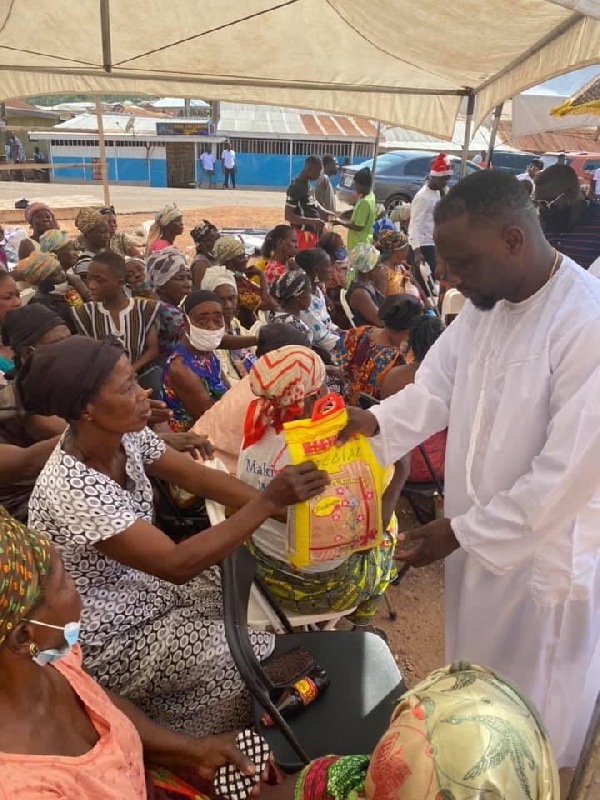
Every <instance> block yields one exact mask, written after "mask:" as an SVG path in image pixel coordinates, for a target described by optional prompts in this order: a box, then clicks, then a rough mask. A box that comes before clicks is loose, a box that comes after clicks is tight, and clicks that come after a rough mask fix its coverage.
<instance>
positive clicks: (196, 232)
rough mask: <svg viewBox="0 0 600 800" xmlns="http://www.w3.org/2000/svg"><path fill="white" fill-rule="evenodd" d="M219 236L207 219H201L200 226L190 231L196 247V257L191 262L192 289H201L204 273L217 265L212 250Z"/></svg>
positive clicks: (215, 227) (214, 226) (215, 228)
mask: <svg viewBox="0 0 600 800" xmlns="http://www.w3.org/2000/svg"><path fill="white" fill-rule="evenodd" d="M220 235H221V234H220V233H219V229H218V228H217V226H216V225H213V224H212V222H209V221H208V220H207V219H203V220H202V224H201V225H197V226H196V227H195V228H193V229H192V230H191V231H190V236H191V237H192V239H193V240H194V244H195V245H196V255H195V256H194V258H193V260H192V284H193V286H194V289H201V288H202V279H203V278H204V273H205V272H206V270H207V269H208V268H209V267H214V266H215V265H216V263H217V260H216V258H215V257H214V255H213V248H214V246H215V244H216V243H217V239H218V238H219V236H220Z"/></svg>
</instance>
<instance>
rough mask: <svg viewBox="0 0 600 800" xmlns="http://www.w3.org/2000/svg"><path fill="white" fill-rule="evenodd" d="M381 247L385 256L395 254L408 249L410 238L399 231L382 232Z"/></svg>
mask: <svg viewBox="0 0 600 800" xmlns="http://www.w3.org/2000/svg"><path fill="white" fill-rule="evenodd" d="M379 246H380V248H381V252H382V253H384V254H386V255H387V254H388V253H394V252H395V251H396V250H404V248H405V247H408V236H407V235H406V234H405V233H400V231H397V230H389V231H382V233H381V236H380V237H379Z"/></svg>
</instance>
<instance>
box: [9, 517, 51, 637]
mask: <svg viewBox="0 0 600 800" xmlns="http://www.w3.org/2000/svg"><path fill="white" fill-rule="evenodd" d="M50 558H51V550H50V543H49V542H48V539H47V538H46V537H45V536H43V535H42V534H41V533H36V532H35V531H30V530H29V528H26V527H25V525H22V524H21V523H20V522H17V520H16V519H13V518H12V517H11V516H9V514H8V513H7V511H6V510H5V509H4V508H2V506H0V645H1V644H2V643H3V642H4V640H5V639H6V637H7V636H8V634H9V633H10V632H11V630H12V629H13V628H14V627H15V626H16V625H18V624H19V622H21V620H22V619H23V618H24V616H25V614H26V613H27V611H28V610H29V609H30V608H31V607H32V606H33V604H34V603H35V601H36V600H37V599H38V597H39V595H40V592H41V588H42V579H43V577H44V576H45V574H46V572H47V571H48V566H49V564H50Z"/></svg>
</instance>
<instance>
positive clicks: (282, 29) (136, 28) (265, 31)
mask: <svg viewBox="0 0 600 800" xmlns="http://www.w3.org/2000/svg"><path fill="white" fill-rule="evenodd" d="M1 5H2V7H3V8H2V7H0V73H1V74H2V80H1V87H2V89H1V91H2V94H3V96H4V97H26V96H32V95H36V94H38V95H39V94H53V93H65V92H92V93H96V92H97V93H110V92H112V93H131V94H135V95H137V94H140V95H141V94H148V95H154V96H156V95H171V96H173V95H178V96H182V97H190V96H193V97H202V98H205V99H207V100H217V99H220V100H227V101H230V102H248V101H251V102H254V103H262V104H271V105H282V106H294V107H297V108H298V107H301V108H307V109H315V110H319V109H322V110H326V111H331V112H334V113H341V114H351V115H355V116H363V117H367V118H370V119H379V120H381V121H382V122H387V123H390V124H401V125H402V126H403V127H408V128H413V129H415V130H420V131H422V132H424V133H430V134H433V135H438V136H443V137H447V138H451V137H452V133H453V130H454V123H455V119H456V115H457V112H458V108H459V105H460V100H461V97H460V95H461V94H463V95H464V93H465V92H468V91H474V92H476V93H477V100H478V102H477V110H476V124H477V123H478V122H480V121H481V120H482V119H483V118H484V117H485V116H486V115H487V113H489V111H490V110H491V109H492V108H493V107H494V106H495V105H497V104H498V103H499V102H501V101H503V100H504V99H506V98H508V97H511V96H512V95H514V94H517V93H518V92H519V91H521V90H523V89H525V88H527V87H529V86H532V85H534V84H536V83H539V82H541V81H543V80H546V79H547V78H549V77H553V76H554V75H557V74H560V73H561V72H565V71H568V70H570V69H575V68H577V67H581V66H586V65H588V64H592V63H595V62H596V61H597V60H598V56H599V54H600V22H599V21H597V20H593V19H590V18H587V17H582V16H581V15H580V14H578V13H576V12H573V11H572V10H570V9H567V8H564V7H563V6H561V5H557V4H556V3H555V2H549V0H486V2H482V1H481V0H460V2H456V3H442V2H440V0H420V1H419V2H418V3H416V2H414V0H370V2H369V3H365V2H364V0H245V2H242V0H203V2H202V3H201V4H198V2H197V0H170V2H169V4H168V6H165V4H164V2H159V0H145V2H144V3H140V2H139V0H112V2H111V0H77V2H73V1H72V0H45V1H44V3H40V4H38V5H37V6H36V10H35V13H31V4H30V2H29V0H11V2H10V3H9V2H4V3H3V4H1ZM105 67H110V72H107V71H106V69H105Z"/></svg>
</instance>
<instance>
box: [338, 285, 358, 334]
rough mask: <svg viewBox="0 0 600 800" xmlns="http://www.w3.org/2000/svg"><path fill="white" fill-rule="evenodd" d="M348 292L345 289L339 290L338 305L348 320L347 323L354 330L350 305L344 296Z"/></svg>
mask: <svg viewBox="0 0 600 800" xmlns="http://www.w3.org/2000/svg"><path fill="white" fill-rule="evenodd" d="M347 294H348V292H347V291H346V290H345V289H340V305H341V307H342V308H343V309H344V314H345V315H346V318H347V319H348V322H349V323H350V325H351V326H352V327H353V328H356V325H355V323H354V314H353V313H352V309H351V308H350V303H348V300H347V297H346V295H347Z"/></svg>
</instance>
